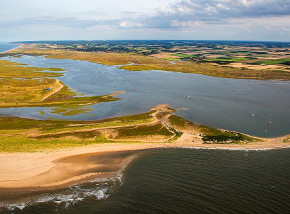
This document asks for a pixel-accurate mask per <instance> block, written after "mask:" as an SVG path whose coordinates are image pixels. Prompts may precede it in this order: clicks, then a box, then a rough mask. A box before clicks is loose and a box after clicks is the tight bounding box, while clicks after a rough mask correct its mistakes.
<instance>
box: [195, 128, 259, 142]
mask: <svg viewBox="0 0 290 214" xmlns="http://www.w3.org/2000/svg"><path fill="white" fill-rule="evenodd" d="M198 129H199V130H200V131H201V132H202V133H203V135H202V140H203V141H204V143H206V144H213V143H214V144H232V143H247V142H256V141H258V140H259V139H257V138H254V137H250V136H247V135H244V134H241V133H238V132H231V131H222V130H218V129H214V128H210V127H207V126H198Z"/></svg>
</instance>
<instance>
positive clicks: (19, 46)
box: [0, 43, 23, 54]
mask: <svg viewBox="0 0 290 214" xmlns="http://www.w3.org/2000/svg"><path fill="white" fill-rule="evenodd" d="M8 44H9V43H8ZM22 46H23V45H18V46H17V47H15V48H12V49H10V50H8V51H3V52H0V54H5V53H8V52H10V51H13V50H17V49H19V48H21V47H22Z"/></svg>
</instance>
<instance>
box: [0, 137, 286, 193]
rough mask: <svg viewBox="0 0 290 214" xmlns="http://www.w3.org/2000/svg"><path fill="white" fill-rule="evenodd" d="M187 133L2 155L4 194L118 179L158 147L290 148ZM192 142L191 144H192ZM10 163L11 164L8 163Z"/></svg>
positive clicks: (270, 141) (0, 185) (0, 179)
mask: <svg viewBox="0 0 290 214" xmlns="http://www.w3.org/2000/svg"><path fill="white" fill-rule="evenodd" d="M191 136H192V135H190V134H189V133H185V134H184V136H182V137H181V138H180V139H179V140H177V141H175V142H173V143H130V144H128V143H104V144H95V145H89V146H84V147H76V148H74V149H67V150H61V151H53V152H35V153H13V154H8V153H7V154H5V153H2V154H0V192H2V193H9V192H25V191H39V190H46V189H57V188H64V187H69V186H72V185H76V184H78V183H82V182H85V181H89V180H94V179H98V178H110V177H116V176H117V175H118V174H120V172H121V171H122V169H124V168H125V167H126V166H127V165H128V164H129V163H130V162H131V161H132V160H133V159H134V158H136V156H137V155H138V152H140V151H142V150H149V149H154V148H164V149H166V148H186V149H222V150H269V149H283V148H290V143H289V142H288V143H283V142H282V141H280V140H281V139H282V137H280V138H271V139H268V141H267V142H256V143H249V144H245V145H237V144H229V145H225V144H203V143H202V142H201V141H200V140H195V141H194V142H191V139H190V137H191ZM189 141H190V142H189ZM7 160H9V161H7Z"/></svg>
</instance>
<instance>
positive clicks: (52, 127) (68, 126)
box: [0, 107, 261, 153]
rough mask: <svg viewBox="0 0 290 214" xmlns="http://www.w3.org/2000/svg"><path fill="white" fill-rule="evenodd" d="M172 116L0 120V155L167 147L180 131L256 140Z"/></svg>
mask: <svg viewBox="0 0 290 214" xmlns="http://www.w3.org/2000/svg"><path fill="white" fill-rule="evenodd" d="M172 112H173V111H172V109H170V108H167V107H162V108H154V109H152V110H151V111H150V112H146V113H143V114H137V115H129V116H124V117H116V118H108V119H103V120H96V121H67V120H33V119H24V118H18V117H0V152H8V153H10V152H35V151H47V150H49V151H50V150H59V149H67V148H72V147H79V146H85V145H89V144H99V143H171V142H174V141H176V140H178V139H179V138H180V137H181V136H182V135H183V132H184V131H189V132H197V133H199V135H198V136H197V137H198V138H199V139H201V140H203V142H204V143H207V144H208V143H214V144H231V143H249V142H256V141H258V140H260V139H257V138H253V137H250V136H246V135H244V134H240V133H237V132H230V131H221V130H217V129H213V128H209V127H205V126H200V125H196V124H193V123H191V122H189V121H187V120H185V119H183V118H181V117H178V116H175V115H172ZM157 115H158V116H157ZM260 141H261V140H260Z"/></svg>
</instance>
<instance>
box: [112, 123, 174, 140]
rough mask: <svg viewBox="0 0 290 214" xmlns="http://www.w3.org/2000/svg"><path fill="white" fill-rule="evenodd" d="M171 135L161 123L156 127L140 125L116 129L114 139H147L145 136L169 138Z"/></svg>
mask: <svg viewBox="0 0 290 214" xmlns="http://www.w3.org/2000/svg"><path fill="white" fill-rule="evenodd" d="M172 135H173V133H172V132H170V131H169V130H168V129H167V128H166V127H164V126H163V125H162V124H161V123H158V124H156V125H141V126H136V127H125V128H119V129H118V135H117V137H116V138H134V137H147V136H162V137H165V138H166V137H171V136H172Z"/></svg>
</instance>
